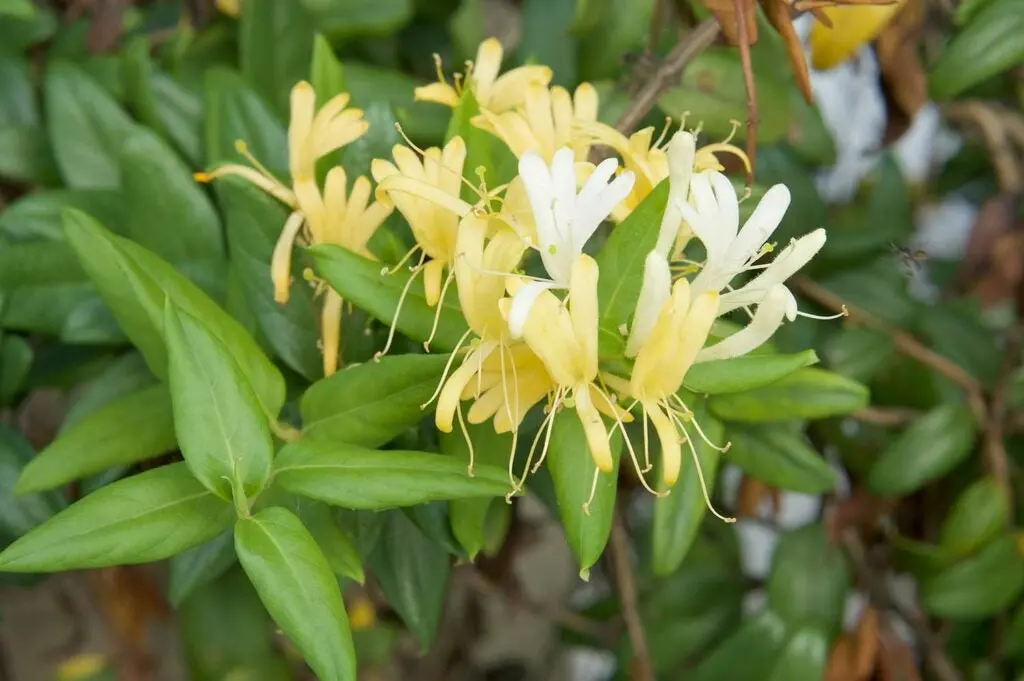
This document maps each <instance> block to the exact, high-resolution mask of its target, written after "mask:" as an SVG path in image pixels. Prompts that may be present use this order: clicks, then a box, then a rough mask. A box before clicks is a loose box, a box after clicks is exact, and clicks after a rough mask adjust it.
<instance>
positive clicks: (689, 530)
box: [651, 408, 727, 576]
mask: <svg viewBox="0 0 1024 681" xmlns="http://www.w3.org/2000/svg"><path fill="white" fill-rule="evenodd" d="M695 412H697V413H696V414H695V419H696V420H697V422H698V423H699V424H700V427H701V430H703V431H704V435H705V436H707V438H708V439H709V440H710V441H711V442H714V443H717V444H721V443H722V441H723V440H724V439H725V437H724V434H725V430H724V428H723V427H722V424H721V422H719V421H718V420H716V419H715V418H714V417H711V416H708V414H707V412H706V410H705V409H700V408H697V409H695ZM691 432H692V429H691ZM694 435H696V433H694ZM694 448H695V450H696V452H697V459H698V460H699V461H700V473H702V474H703V482H704V484H706V485H707V488H708V490H709V491H710V490H714V489H715V479H716V477H717V475H718V466H719V461H720V460H721V459H722V457H723V456H727V455H723V454H721V453H719V452H717V451H715V450H714V449H712V448H711V446H710V445H708V443H707V442H705V441H704V440H703V438H695V440H694ZM662 487H663V486H662ZM706 513H707V503H706V502H705V501H704V494H703V492H702V491H701V477H700V475H698V471H697V468H696V467H695V466H694V464H693V461H692V460H691V459H690V458H686V459H684V461H683V468H682V472H681V473H680V475H679V480H678V481H677V482H676V484H675V487H673V488H672V490H671V492H670V493H669V495H668V496H667V497H661V498H659V499H655V500H654V521H653V525H652V529H651V536H652V548H653V550H652V555H651V562H652V565H653V568H654V573H655V574H656V575H659V576H665V575H670V574H672V573H673V572H675V571H676V570H677V569H678V568H679V566H680V564H681V563H682V562H683V559H684V558H686V554H687V553H688V552H689V550H690V547H691V546H692V545H693V542H694V540H695V539H696V538H697V530H698V529H700V524H701V521H702V520H703V519H704V516H705V515H706Z"/></svg>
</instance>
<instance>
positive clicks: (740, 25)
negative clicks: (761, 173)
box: [732, 0, 757, 184]
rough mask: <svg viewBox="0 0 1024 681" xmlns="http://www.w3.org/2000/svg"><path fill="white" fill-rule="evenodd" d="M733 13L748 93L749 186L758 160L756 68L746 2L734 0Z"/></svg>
mask: <svg viewBox="0 0 1024 681" xmlns="http://www.w3.org/2000/svg"><path fill="white" fill-rule="evenodd" d="M732 7H733V11H734V12H735V13H736V30H737V32H738V38H739V45H737V47H739V50H740V65H741V66H742V67H743V86H744V88H746V91H747V157H748V158H749V159H750V168H749V169H748V170H747V184H753V183H754V165H755V162H756V160H757V87H756V86H755V85H754V68H753V66H752V65H751V63H750V35H749V34H748V33H747V9H750V10H751V11H753V9H754V8H753V7H750V8H748V7H747V6H746V2H745V1H744V0H732Z"/></svg>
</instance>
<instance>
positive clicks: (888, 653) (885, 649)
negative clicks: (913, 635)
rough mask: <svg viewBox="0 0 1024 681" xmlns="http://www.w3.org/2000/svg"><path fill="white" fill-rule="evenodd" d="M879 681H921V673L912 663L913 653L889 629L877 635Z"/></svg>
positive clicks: (913, 662)
mask: <svg viewBox="0 0 1024 681" xmlns="http://www.w3.org/2000/svg"><path fill="white" fill-rule="evenodd" d="M878 679H879V681H921V673H920V672H919V671H918V669H917V664H916V663H915V661H914V651H912V650H911V649H910V646H908V645H907V643H906V642H905V641H904V640H903V639H901V638H900V637H899V636H898V635H897V634H896V633H895V632H893V631H892V630H891V629H886V630H883V631H882V632H881V633H880V635H879V646H878Z"/></svg>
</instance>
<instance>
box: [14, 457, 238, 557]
mask: <svg viewBox="0 0 1024 681" xmlns="http://www.w3.org/2000/svg"><path fill="white" fill-rule="evenodd" d="M233 517H234V509H232V508H231V506H230V505H229V504H225V503H224V502H222V501H221V500H220V499H217V498H216V497H215V496H213V495H212V494H210V493H209V492H208V491H207V490H206V489H205V488H204V487H203V486H202V485H200V484H199V482H198V481H196V479H195V478H193V477H192V474H191V473H190V472H189V470H188V468H187V467H186V466H185V465H184V464H182V463H177V464H171V465H169V466H162V467H160V468H156V469H154V470H150V471H146V472H145V473H140V474H139V475H135V476H133V477H130V478H126V479H124V480H119V481H118V482H115V483H112V484H110V485H107V486H106V487H103V488H102V489H99V490H97V491H96V492H93V493H92V494H90V495H89V496H87V497H85V498H84V499H82V500H81V501H78V502H77V503H75V504H73V505H72V506H70V507H68V508H67V510H65V511H62V512H61V513H59V514H57V515H55V516H54V517H52V518H50V519H49V520H47V521H46V522H45V523H43V524H42V525H40V526H39V527H37V528H36V529H34V530H33V531H32V532H29V533H28V534H26V535H25V536H24V537H22V538H21V539H19V540H18V541H16V542H14V543H13V544H11V545H10V546H9V547H8V548H7V549H6V550H5V551H4V552H3V553H0V571H3V572H60V571H64V570H80V569H85V568H95V567H107V566H110V565H130V564H135V563H149V562H152V561H155V560H162V559H164V558H169V557H170V556H173V555H174V554H176V553H180V552H182V551H184V550H185V549H188V548H190V547H192V546H195V545H197V544H201V543H203V542H205V541H208V540H210V539H212V538H213V537H215V536H217V535H218V534H220V533H221V532H222V531H224V529H225V528H227V527H229V526H230V523H231V519H232V518H233Z"/></svg>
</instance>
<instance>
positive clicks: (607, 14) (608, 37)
mask: <svg viewBox="0 0 1024 681" xmlns="http://www.w3.org/2000/svg"><path fill="white" fill-rule="evenodd" d="M594 4H595V3H594V2H593V0H589V1H588V2H585V3H584V2H579V3H577V5H576V6H577V23H578V24H579V23H581V22H584V21H586V19H585V18H584V15H591V16H592V17H594V21H595V24H594V26H593V28H592V29H591V30H590V31H587V32H586V33H585V34H583V35H582V36H581V37H580V59H579V68H580V73H579V75H580V78H581V79H582V80H587V81H594V80H597V79H599V78H615V77H617V76H619V75H620V73H621V72H622V71H623V70H624V69H623V63H622V60H623V55H626V54H634V53H636V52H638V51H639V50H641V49H643V47H644V44H645V43H646V42H647V36H648V34H649V32H650V25H651V12H652V10H653V9H654V5H655V0H639V1H638V2H633V3H629V4H623V3H620V2H614V1H613V2H604V3H603V4H605V5H606V7H605V8H604V9H605V11H604V13H603V16H601V13H599V12H597V11H595V10H596V9H597V8H594V7H589V6H587V5H594ZM597 4H602V3H597ZM594 15H597V16H594ZM605 102H606V99H605V98H604V97H602V98H601V109H602V110H603V109H604V108H605V106H604V105H605ZM678 115H679V114H678V113H675V114H673V116H678ZM611 123H614V119H613V120H612V121H611Z"/></svg>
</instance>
